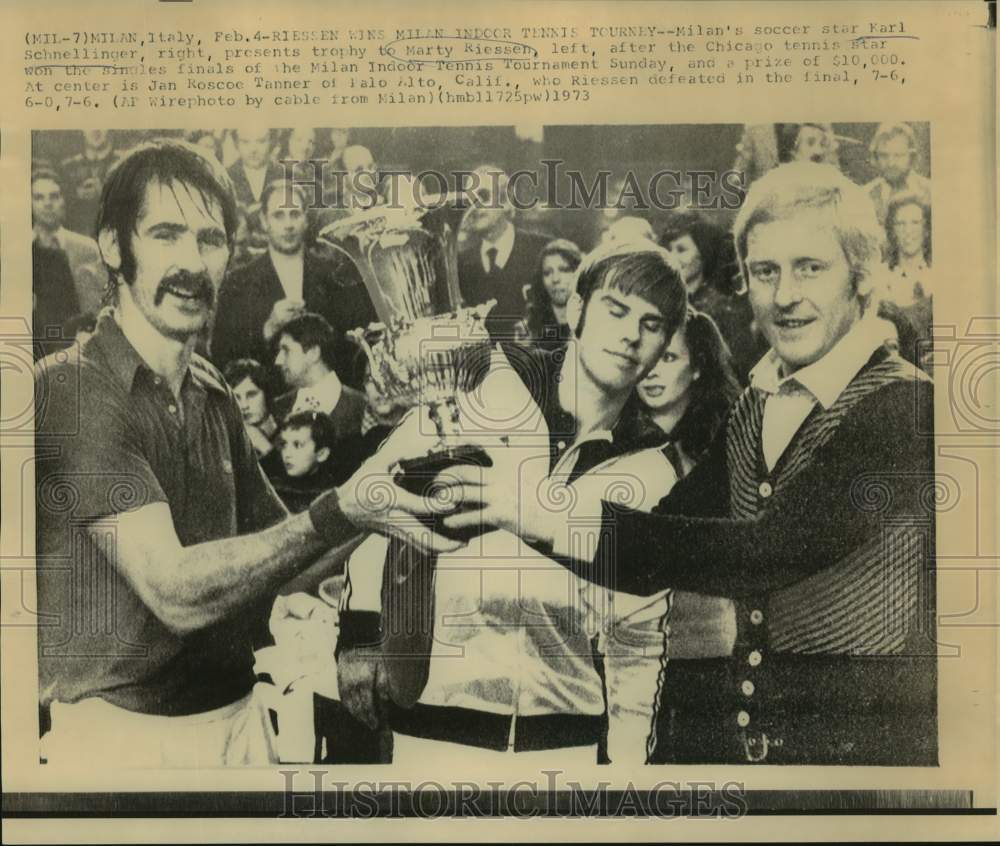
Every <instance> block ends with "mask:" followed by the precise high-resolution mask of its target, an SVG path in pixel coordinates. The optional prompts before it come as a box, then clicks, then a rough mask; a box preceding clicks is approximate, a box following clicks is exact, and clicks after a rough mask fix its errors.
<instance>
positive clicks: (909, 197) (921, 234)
mask: <svg viewBox="0 0 1000 846" xmlns="http://www.w3.org/2000/svg"><path fill="white" fill-rule="evenodd" d="M885 234H886V245H887V249H886V263H887V265H888V272H887V273H885V274H884V281H883V287H882V291H881V300H882V303H881V304H880V306H879V314H881V315H882V316H884V317H886V318H888V319H890V320H892V321H893V322H894V323H895V324H896V326H897V329H898V328H899V322H900V320H905V321H907V322H908V323H909V325H910V327H912V331H913V334H914V335H915V336H916V338H917V339H918V340H919V339H928V338H930V334H931V319H932V300H931V293H932V285H931V209H930V206H928V205H927V204H926V203H924V202H923V201H922V200H921V199H920V198H919V197H918V196H916V195H914V194H904V195H903V196H900V197H897V198H896V199H894V200H892V201H891V202H890V203H889V207H888V209H887V210H886V219H885ZM900 334H901V335H904V336H905V335H908V333H907V332H906V330H905V328H904V330H903V332H901V333H900ZM908 343H909V342H908V341H905V340H904V338H903V337H900V338H899V351H900V354H901V355H902V356H903V357H904V358H906V359H909V360H910V361H913V362H914V363H916V364H921V362H920V353H919V351H918V350H917V349H916V348H915V347H914V348H909V346H908Z"/></svg>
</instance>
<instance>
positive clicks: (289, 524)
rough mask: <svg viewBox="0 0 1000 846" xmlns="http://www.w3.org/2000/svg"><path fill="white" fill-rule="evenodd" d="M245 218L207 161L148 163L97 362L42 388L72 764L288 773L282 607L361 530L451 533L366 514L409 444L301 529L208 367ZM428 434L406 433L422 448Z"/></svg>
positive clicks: (129, 165) (160, 156) (123, 231)
mask: <svg viewBox="0 0 1000 846" xmlns="http://www.w3.org/2000/svg"><path fill="white" fill-rule="evenodd" d="M236 220H237V212H236V203H235V200H234V198H233V189H232V184H231V182H230V180H229V178H228V176H227V175H226V173H225V171H224V170H223V169H222V167H221V165H219V163H218V162H217V161H215V160H214V159H212V158H211V157H210V156H208V155H207V154H206V153H205V152H204V151H202V150H200V149H199V148H197V147H194V146H191V145H188V144H185V143H183V142H178V141H170V140H160V141H154V142H151V143H148V144H145V145H142V146H140V147H137V148H135V149H134V150H133V151H131V152H130V153H129V154H128V155H127V156H125V157H124V158H123V159H122V160H121V162H120V163H119V164H118V165H117V167H116V168H115V169H114V170H113V171H112V172H111V173H110V174H109V176H108V179H107V182H106V183H105V187H104V192H103V194H102V197H101V206H100V212H99V215H98V244H99V246H100V249H101V254H102V256H103V259H104V261H105V263H106V265H107V267H108V270H109V273H110V277H111V284H112V285H113V286H114V288H113V291H112V293H113V295H114V299H115V305H114V307H113V308H111V309H108V310H106V311H105V312H103V313H102V314H101V316H100V319H99V321H98V325H97V328H96V331H95V333H94V335H93V336H92V337H91V338H90V339H89V340H88V341H87V342H86V343H85V344H84V345H83V347H82V349H81V350H80V351H79V354H78V355H76V356H67V355H64V354H60V355H57V356H52V357H50V358H47V359H44V360H43V361H41V362H39V364H38V366H37V368H36V374H35V379H36V391H37V393H36V396H38V397H39V404H38V408H37V411H36V426H37V440H36V443H37V445H38V453H37V459H38V461H37V464H36V484H37V503H38V510H37V521H36V526H37V538H36V540H37V553H38V565H37V574H38V575H37V578H38V609H39V620H40V623H39V630H38V634H39V674H40V700H41V705H42V707H43V709H47V711H48V713H49V714H50V716H51V730H50V731H49V732H48V734H47V735H46V736H45V738H44V743H43V745H44V747H45V752H44V756H45V757H47V759H48V760H49V761H51V762H53V763H66V762H69V763H72V762H76V761H82V760H87V761H93V762H100V763H104V764H108V765H117V766H141V767H157V766H218V765H240V764H261V763H267V762H269V761H271V760H274V752H273V744H272V741H273V737H272V734H273V733H272V732H271V731H270V730H269V721H268V719H267V715H266V712H265V711H264V710H262V709H261V707H260V706H259V705H258V704H257V703H256V702H255V701H254V698H253V697H252V695H251V690H252V688H253V684H254V676H253V654H252V648H251V647H252V641H253V636H254V634H255V633H256V631H257V630H258V629H259V628H260V627H261V625H262V621H264V620H266V618H267V612H268V608H269V607H270V604H271V603H272V601H273V599H274V597H275V595H276V594H277V592H278V590H279V588H281V586H282V585H283V584H285V583H286V582H288V581H289V580H291V579H293V578H298V579H300V580H303V582H304V583H310V582H315V581H316V580H317V579H319V578H320V577H321V576H322V575H323V574H325V573H326V572H327V570H328V568H329V566H330V565H329V563H325V564H324V562H323V561H322V560H321V561H317V559H318V557H319V556H320V555H321V554H322V553H324V552H326V551H327V550H330V549H331V548H333V547H336V546H338V545H341V544H343V543H345V542H346V541H348V540H349V539H350V538H351V536H352V535H353V534H355V532H356V531H357V530H358V529H361V528H365V529H375V530H384V531H390V527H391V530H392V531H394V532H406V529H405V528H398V527H401V526H404V525H405V523H406V518H407V517H408V516H409V515H411V514H414V513H416V514H423V515H426V514H429V513H431V512H430V509H429V508H428V507H427V506H426V504H425V502H424V501H423V500H422V499H420V498H419V497H414V496H412V495H408V494H406V492H404V491H401V490H400V491H398V496H396V497H395V498H391V497H390V499H391V500H392V501H391V502H386V501H384V500H380V502H381V503H382V504H381V505H380V506H378V507H376V506H375V505H374V504H371V503H369V501H368V499H366V492H365V486H364V480H367V479H371V480H373V481H374V480H376V479H381V480H383V481H384V480H385V479H386V478H387V474H388V472H389V467H390V465H392V464H393V463H394V462H395V460H397V459H398V458H399V457H401V456H400V455H394V454H393V453H394V451H395V452H398V449H397V448H396V446H394V439H393V438H390V439H389V440H388V441H387V442H386V443H385V445H384V448H383V450H382V451H380V453H377V454H376V456H373V458H372V459H371V460H370V461H369V462H367V463H366V465H365V466H363V467H362V468H361V470H360V471H359V472H360V473H364V474H366V475H364V476H358V477H357V479H358V480H361V481H352V482H349V483H348V484H346V485H344V486H342V487H341V488H337V489H334V490H332V491H330V492H328V493H326V494H323V495H321V496H320V497H318V498H317V499H316V500H315V501H314V502H313V504H312V505H311V506H310V508H309V509H308V510H307V511H305V512H303V513H302V514H299V515H296V516H294V517H289V516H288V514H287V512H286V510H285V509H284V507H283V506H282V505H281V503H280V501H279V500H278V498H277V497H276V495H275V493H274V491H273V489H272V488H271V486H270V484H269V483H268V482H267V480H266V478H265V477H264V475H263V473H262V471H261V469H260V467H259V466H258V464H257V458H256V455H255V453H254V449H253V446H252V444H251V441H250V439H249V437H248V436H247V434H246V431H245V429H244V426H243V422H242V419H241V415H240V410H239V407H238V405H237V403H236V400H235V398H234V396H233V393H232V391H231V390H230V388H229V387H228V386H227V385H226V383H225V382H224V381H223V379H222V377H221V376H220V375H219V373H218V371H217V370H216V369H215V368H214V367H213V366H212V365H211V364H209V363H208V362H207V361H206V360H204V359H203V358H201V357H200V356H198V355H197V354H196V353H195V352H194V350H195V346H196V344H197V342H198V339H199V336H200V334H201V332H202V330H203V329H204V328H205V327H206V325H208V324H209V322H210V320H211V317H212V310H213V306H214V303H215V300H216V297H217V292H218V290H219V286H220V284H221V282H222V278H223V274H224V273H225V270H226V266H227V264H228V263H229V259H230V256H231V254H232V249H233V243H234V235H235V232H236ZM412 429H413V427H412V426H411V427H410V430H412ZM410 430H407V426H406V424H405V423H404V424H403V426H402V427H401V430H400V434H401V436H402V437H403V438H404V441H406V442H407V443H408V444H410V449H412V448H413V446H412V443H413V440H412V439H413V438H414V437H415V436H416V434H418V433H415V432H414V431H410ZM397 443H398V442H397ZM410 537H411V540H412V542H414V543H416V544H418V545H419V544H426V545H428V546H429V547H430V548H433V549H448V548H452V547H453V546H454V545H453V544H449V543H445V542H442V541H441V539H438V538H436V536H431V535H430V534H429V533H417V534H413V535H411V536H410ZM44 712H45V711H44V710H43V713H44ZM44 729H45V726H44V724H43V731H44Z"/></svg>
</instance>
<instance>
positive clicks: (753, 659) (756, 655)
mask: <svg viewBox="0 0 1000 846" xmlns="http://www.w3.org/2000/svg"><path fill="white" fill-rule="evenodd" d="M763 660H764V656H763V655H761V654H760V650H759V649H755V650H753V652H751V653H750V654H749V655H748V656H747V663H748V664H749V665H750V666H751V667H757V666H759V665H760V662H761V661H763Z"/></svg>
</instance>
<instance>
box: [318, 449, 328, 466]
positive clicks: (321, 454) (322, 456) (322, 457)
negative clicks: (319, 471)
mask: <svg viewBox="0 0 1000 846" xmlns="http://www.w3.org/2000/svg"><path fill="white" fill-rule="evenodd" d="M329 457H330V447H323V448H322V449H320V450H317V451H316V462H317V463H318V464H322V463H323V462H324V461H326V460H327V459H328V458H329Z"/></svg>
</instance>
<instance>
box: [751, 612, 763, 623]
mask: <svg viewBox="0 0 1000 846" xmlns="http://www.w3.org/2000/svg"><path fill="white" fill-rule="evenodd" d="M750 622H751V623H753V624H754V625H755V626H759V625H760V624H761V623H763V622H764V612H763V611H761V610H760V609H759V608H754V609H753V611H751V612H750Z"/></svg>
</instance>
